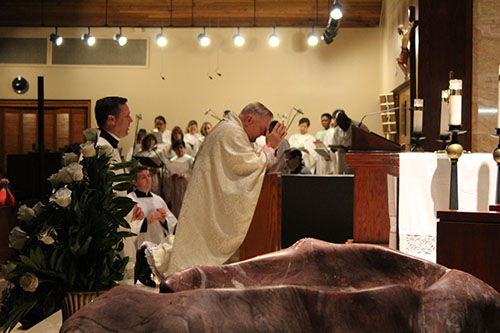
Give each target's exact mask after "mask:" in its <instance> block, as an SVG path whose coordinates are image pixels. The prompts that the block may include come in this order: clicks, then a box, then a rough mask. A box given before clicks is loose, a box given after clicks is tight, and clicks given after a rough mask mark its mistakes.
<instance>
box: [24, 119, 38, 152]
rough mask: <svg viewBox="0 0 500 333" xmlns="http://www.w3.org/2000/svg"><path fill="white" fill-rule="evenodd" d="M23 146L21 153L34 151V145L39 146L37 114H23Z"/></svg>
mask: <svg viewBox="0 0 500 333" xmlns="http://www.w3.org/2000/svg"><path fill="white" fill-rule="evenodd" d="M22 126H23V127H22V139H21V142H22V145H21V153H23V154H25V153H28V152H30V151H33V144H36V145H37V146H38V130H37V128H38V123H37V115H36V113H28V112H24V113H23V114H22Z"/></svg>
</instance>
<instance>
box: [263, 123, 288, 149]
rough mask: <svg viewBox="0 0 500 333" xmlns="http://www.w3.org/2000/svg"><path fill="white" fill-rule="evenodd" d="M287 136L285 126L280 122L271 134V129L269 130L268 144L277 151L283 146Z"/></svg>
mask: <svg viewBox="0 0 500 333" xmlns="http://www.w3.org/2000/svg"><path fill="white" fill-rule="evenodd" d="M286 134H287V133H286V127H285V124H283V123H280V122H278V123H277V124H276V126H274V128H273V130H272V131H271V132H269V129H268V130H267V134H266V142H267V144H268V145H270V146H271V147H272V148H273V149H276V148H278V146H279V145H280V144H281V141H283V139H284V138H285V136H286Z"/></svg>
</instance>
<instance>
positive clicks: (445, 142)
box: [435, 133, 451, 153]
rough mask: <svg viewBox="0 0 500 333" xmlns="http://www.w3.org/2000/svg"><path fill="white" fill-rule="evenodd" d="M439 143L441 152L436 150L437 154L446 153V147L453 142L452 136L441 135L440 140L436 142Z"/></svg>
mask: <svg viewBox="0 0 500 333" xmlns="http://www.w3.org/2000/svg"><path fill="white" fill-rule="evenodd" d="M436 141H437V142H441V147H440V148H439V150H436V151H435V153H446V147H447V146H448V144H449V143H450V142H451V137H450V134H449V133H448V134H440V135H439V140H436Z"/></svg>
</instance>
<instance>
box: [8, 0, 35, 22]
mask: <svg viewBox="0 0 500 333" xmlns="http://www.w3.org/2000/svg"><path fill="white" fill-rule="evenodd" d="M0 22H1V25H2V26H22V25H36V26H39V25H41V24H42V2H41V1H40V0H26V1H0Z"/></svg>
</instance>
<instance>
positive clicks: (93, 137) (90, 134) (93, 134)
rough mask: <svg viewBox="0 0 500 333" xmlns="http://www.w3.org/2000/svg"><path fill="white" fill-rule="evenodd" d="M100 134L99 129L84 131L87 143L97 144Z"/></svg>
mask: <svg viewBox="0 0 500 333" xmlns="http://www.w3.org/2000/svg"><path fill="white" fill-rule="evenodd" d="M98 134H99V131H98V130H97V128H87V129H86V130H84V131H83V136H84V137H85V140H86V141H92V142H97V135H98Z"/></svg>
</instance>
